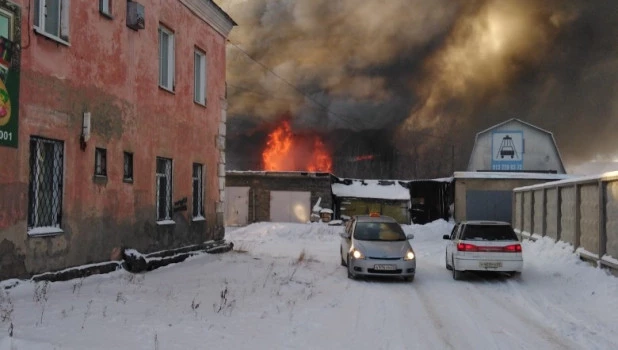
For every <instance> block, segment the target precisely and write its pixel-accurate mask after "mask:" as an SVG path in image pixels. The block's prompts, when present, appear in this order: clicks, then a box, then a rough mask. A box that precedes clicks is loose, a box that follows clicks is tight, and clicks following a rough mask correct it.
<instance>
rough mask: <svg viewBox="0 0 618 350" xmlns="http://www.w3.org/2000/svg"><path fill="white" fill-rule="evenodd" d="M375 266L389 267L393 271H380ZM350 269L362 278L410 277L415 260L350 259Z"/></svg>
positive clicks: (413, 271)
mask: <svg viewBox="0 0 618 350" xmlns="http://www.w3.org/2000/svg"><path fill="white" fill-rule="evenodd" d="M376 265H391V266H393V267H394V269H393V270H380V269H377V267H378V266H376ZM350 267H351V269H352V271H353V272H354V274H355V275H362V276H401V277H410V276H414V274H415V273H416V259H414V260H403V259H400V260H377V259H359V260H357V259H350Z"/></svg>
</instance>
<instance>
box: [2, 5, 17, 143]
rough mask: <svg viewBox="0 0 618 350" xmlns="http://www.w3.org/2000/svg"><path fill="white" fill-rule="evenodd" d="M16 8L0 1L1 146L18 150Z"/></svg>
mask: <svg viewBox="0 0 618 350" xmlns="http://www.w3.org/2000/svg"><path fill="white" fill-rule="evenodd" d="M20 23H21V22H20V13H19V8H18V7H17V6H15V5H14V4H11V3H9V2H6V1H0V146H5V147H15V148H17V141H18V139H17V135H18V126H19V118H18V116H19V49H18V45H17V44H16V41H14V38H19V35H20V28H19V24H20Z"/></svg>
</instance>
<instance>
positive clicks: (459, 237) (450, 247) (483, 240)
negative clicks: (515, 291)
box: [443, 221, 524, 280]
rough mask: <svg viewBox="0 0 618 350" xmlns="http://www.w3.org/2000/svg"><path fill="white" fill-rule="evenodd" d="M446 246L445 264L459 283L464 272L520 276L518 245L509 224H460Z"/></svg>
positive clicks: (449, 236) (473, 222)
mask: <svg viewBox="0 0 618 350" xmlns="http://www.w3.org/2000/svg"><path fill="white" fill-rule="evenodd" d="M443 238H444V239H446V240H449V242H448V244H447V245H446V254H445V263H446V268H447V269H448V270H452V271H453V278H454V279H456V280H459V279H461V278H462V277H463V273H464V272H465V271H500V272H506V273H508V274H509V275H511V276H512V275H514V274H517V273H521V271H522V269H523V266H524V259H523V256H522V251H521V244H520V242H519V239H518V238H517V235H516V234H515V232H514V231H513V228H512V227H511V225H510V224H509V223H508V222H501V221H463V222H460V223H458V224H457V225H455V227H453V231H451V234H450V235H444V236H443Z"/></svg>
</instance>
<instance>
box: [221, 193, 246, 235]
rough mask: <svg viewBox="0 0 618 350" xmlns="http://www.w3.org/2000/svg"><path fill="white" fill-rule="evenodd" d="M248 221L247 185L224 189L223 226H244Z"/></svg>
mask: <svg viewBox="0 0 618 350" xmlns="http://www.w3.org/2000/svg"><path fill="white" fill-rule="evenodd" d="M248 223H249V187H227V188H226V189H225V226H245V225H247V224H248Z"/></svg>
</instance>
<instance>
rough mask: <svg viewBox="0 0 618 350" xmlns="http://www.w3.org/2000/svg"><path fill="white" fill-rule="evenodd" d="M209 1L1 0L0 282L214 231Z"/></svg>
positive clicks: (221, 45)
mask: <svg viewBox="0 0 618 350" xmlns="http://www.w3.org/2000/svg"><path fill="white" fill-rule="evenodd" d="M234 25H235V23H234V21H233V20H232V19H231V18H230V17H229V16H228V15H227V14H226V13H225V12H224V11H223V10H222V9H221V8H219V7H218V6H217V5H216V4H215V3H214V2H213V1H212V0H166V1H158V0H156V1H155V0H139V1H92V0H72V1H69V0H55V1H52V0H40V1H26V0H16V1H14V2H10V1H0V37H1V39H0V78H1V81H2V84H0V100H1V101H0V102H1V105H0V279H5V278H10V277H22V276H28V275H32V274H37V273H40V272H44V271H52V270H57V269H63V268H66V267H70V266H75V265H81V264H86V263H93V262H100V261H105V260H109V258H110V252H112V250H113V249H114V248H116V247H131V248H135V249H137V250H139V251H142V252H152V251H156V250H164V249H169V248H176V247H179V246H183V245H189V244H195V243H201V242H204V241H207V240H216V239H221V238H222V237H223V234H224V230H223V196H224V186H225V154H224V152H225V149H224V147H225V142H224V140H225V120H226V100H225V66H226V51H225V47H226V38H227V36H228V34H229V33H230V31H231V29H232V28H233V26H234Z"/></svg>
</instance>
